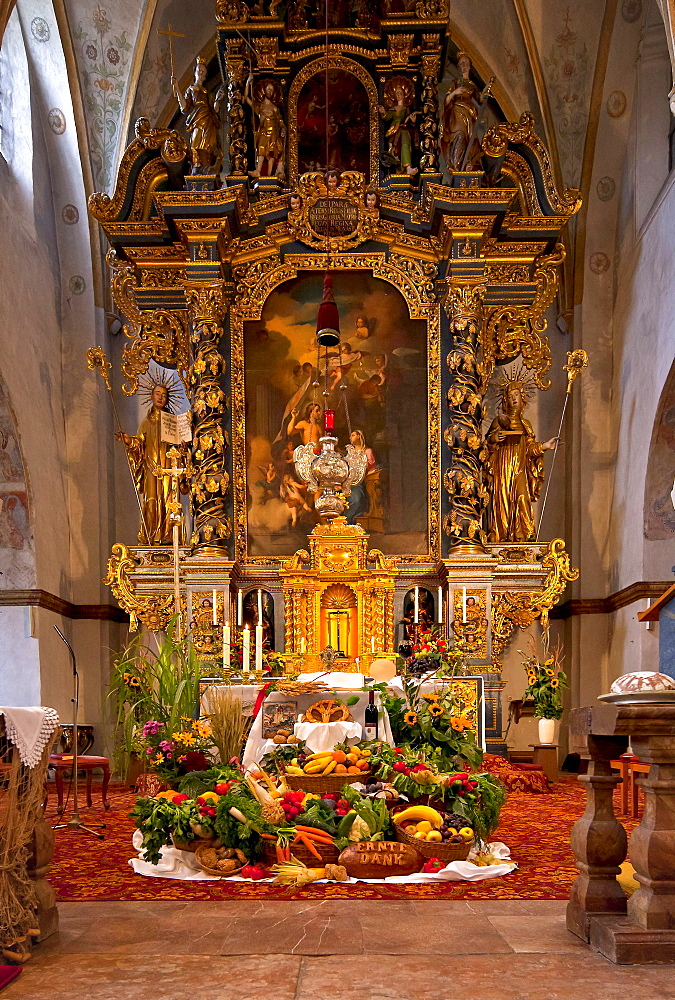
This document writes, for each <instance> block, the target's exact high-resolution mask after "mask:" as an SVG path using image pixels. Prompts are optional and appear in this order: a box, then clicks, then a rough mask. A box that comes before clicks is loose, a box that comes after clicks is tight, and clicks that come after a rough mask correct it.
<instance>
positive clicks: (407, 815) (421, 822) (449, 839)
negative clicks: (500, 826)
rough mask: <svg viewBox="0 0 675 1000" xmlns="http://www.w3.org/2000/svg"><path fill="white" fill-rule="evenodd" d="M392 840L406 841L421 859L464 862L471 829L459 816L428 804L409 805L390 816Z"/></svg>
mask: <svg viewBox="0 0 675 1000" xmlns="http://www.w3.org/2000/svg"><path fill="white" fill-rule="evenodd" d="M392 819H393V821H394V830H395V831H396V839H397V840H398V841H399V843H401V844H410V845H411V846H412V847H414V848H415V849H416V850H418V851H419V852H420V854H422V855H423V856H424V857H425V858H439V859H440V860H441V861H445V862H446V863H447V862H450V861H466V859H467V858H468V856H469V852H470V850H471V848H472V847H473V842H474V832H473V830H472V829H471V827H470V826H467V822H466V820H465V819H464V817H463V816H460V815H458V814H457V813H445V812H443V813H442V812H439V811H438V810H437V809H433V808H432V807H431V806H409V807H408V808H407V809H404V810H403V811H402V812H398V813H395V814H394V815H393V816H392Z"/></svg>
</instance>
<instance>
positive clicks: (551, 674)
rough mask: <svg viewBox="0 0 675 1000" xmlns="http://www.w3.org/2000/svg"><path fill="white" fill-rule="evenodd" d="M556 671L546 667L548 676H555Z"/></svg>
mask: <svg viewBox="0 0 675 1000" xmlns="http://www.w3.org/2000/svg"><path fill="white" fill-rule="evenodd" d="M553 674H554V671H553V670H551V668H550V667H546V676H547V677H553Z"/></svg>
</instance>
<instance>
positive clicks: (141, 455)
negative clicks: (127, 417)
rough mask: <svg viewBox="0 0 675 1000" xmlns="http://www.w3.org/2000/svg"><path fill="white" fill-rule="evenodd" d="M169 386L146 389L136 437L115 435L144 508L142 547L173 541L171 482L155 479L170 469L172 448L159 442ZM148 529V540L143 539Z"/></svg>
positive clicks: (140, 532)
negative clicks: (147, 403) (169, 507)
mask: <svg viewBox="0 0 675 1000" xmlns="http://www.w3.org/2000/svg"><path fill="white" fill-rule="evenodd" d="M171 388H172V386H171V383H166V382H161V381H156V382H154V383H150V384H148V385H147V386H146V387H145V389H146V392H147V393H148V395H149V397H150V403H151V406H150V409H149V410H148V412H147V415H146V416H145V417H144V419H143V420H142V421H141V425H140V427H139V428H138V434H136V435H135V437H131V436H130V435H129V434H124V433H123V432H119V433H118V434H116V435H115V437H116V438H117V440H118V441H123V442H124V446H125V448H126V450H127V455H128V457H129V465H130V467H131V471H132V473H133V476H134V480H135V482H136V488H137V490H138V492H139V495H140V499H141V505H142V509H143V519H142V521H141V525H140V527H139V529H138V541H139V542H140V543H141V545H170V544H171V542H172V528H173V525H172V522H171V520H170V518H169V512H168V510H167V504H168V503H169V501H170V500H171V494H172V480H171V477H170V476H156V475H155V472H156V471H159V470H160V469H169V468H171V462H170V460H169V459H168V458H167V456H166V453H167V451H168V450H169V449H170V448H172V447H174V445H172V444H168V443H167V442H165V441H162V432H161V427H162V416H161V415H162V411H166V412H169V413H170V412H172V410H171V408H170V393H171ZM180 489H181V493H187V492H188V490H189V485H188V483H187V480H185V481H183V482H181V484H180ZM146 528H147V531H148V535H149V537H146V533H145V529H146Z"/></svg>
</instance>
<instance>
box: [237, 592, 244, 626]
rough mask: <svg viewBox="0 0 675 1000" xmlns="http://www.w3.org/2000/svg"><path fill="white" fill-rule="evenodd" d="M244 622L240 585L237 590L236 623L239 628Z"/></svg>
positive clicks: (242, 597)
mask: <svg viewBox="0 0 675 1000" xmlns="http://www.w3.org/2000/svg"><path fill="white" fill-rule="evenodd" d="M243 624H244V595H243V593H242V590H241V587H240V588H239V590H238V591H237V625H238V626H239V628H241V626H242V625H243Z"/></svg>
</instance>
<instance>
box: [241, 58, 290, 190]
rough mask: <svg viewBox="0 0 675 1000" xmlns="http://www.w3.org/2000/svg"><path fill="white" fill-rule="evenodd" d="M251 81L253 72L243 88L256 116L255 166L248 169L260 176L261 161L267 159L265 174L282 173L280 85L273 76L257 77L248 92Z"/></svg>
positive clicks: (282, 139)
mask: <svg viewBox="0 0 675 1000" xmlns="http://www.w3.org/2000/svg"><path fill="white" fill-rule="evenodd" d="M252 83H253V75H251V76H249V78H248V80H247V81H246V90H245V91H244V100H245V101H246V103H247V104H249V105H250V106H251V108H252V110H253V113H254V115H256V117H257V119H258V127H257V129H256V133H255V151H256V164H255V170H250V171H249V173H250V175H251V177H260V176H261V173H262V168H263V163H266V164H267V176H268V177H283V174H284V146H285V143H286V126H285V125H284V119H283V116H282V114H281V102H282V94H281V87H280V86H279V84H278V82H277V81H276V80H272V79H268V80H259V81H258V83H257V84H256V86H255V88H254V91H253V95H251V85H252Z"/></svg>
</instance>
